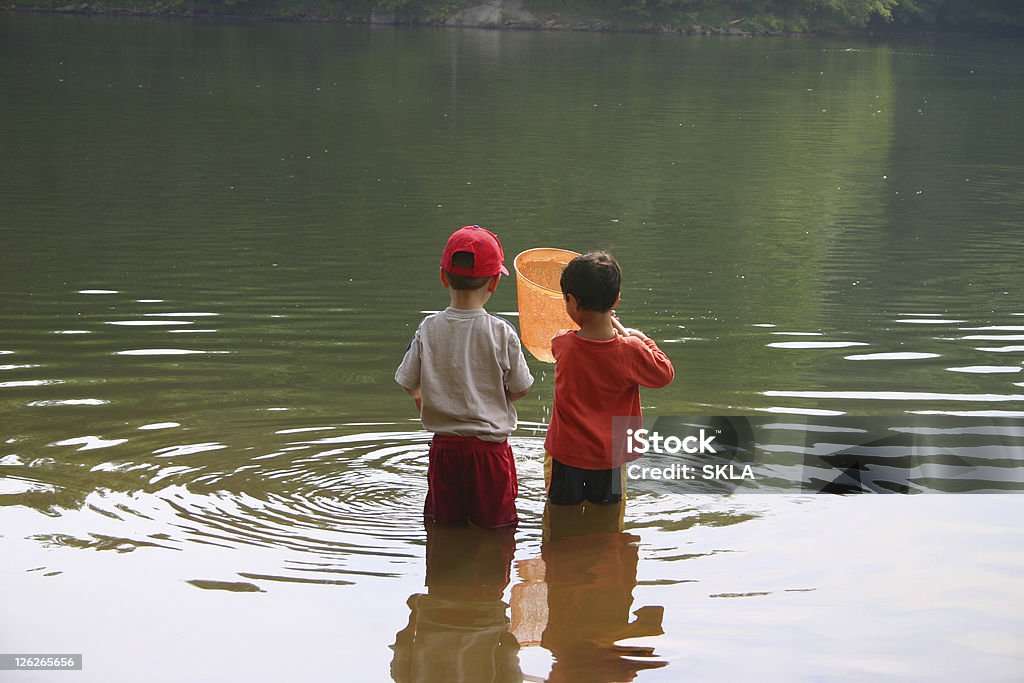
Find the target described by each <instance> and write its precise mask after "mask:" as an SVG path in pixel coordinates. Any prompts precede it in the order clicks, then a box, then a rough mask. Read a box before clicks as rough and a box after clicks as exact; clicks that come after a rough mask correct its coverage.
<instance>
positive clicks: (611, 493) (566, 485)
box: [548, 458, 622, 505]
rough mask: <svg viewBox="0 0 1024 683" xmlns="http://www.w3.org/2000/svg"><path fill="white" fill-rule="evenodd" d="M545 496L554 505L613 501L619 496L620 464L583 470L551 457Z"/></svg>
mask: <svg viewBox="0 0 1024 683" xmlns="http://www.w3.org/2000/svg"><path fill="white" fill-rule="evenodd" d="M548 500H549V501H551V502H552V503H553V504H554V505H579V504H580V503H582V502H583V501H588V502H590V503H595V504H596V505H613V504H615V503H618V502H619V501H621V500H622V468H621V467H613V468H612V469H610V470H584V469H581V468H579V467H572V466H571V465H565V464H563V463H560V462H558V461H557V460H555V459H554V458H551V484H550V486H548Z"/></svg>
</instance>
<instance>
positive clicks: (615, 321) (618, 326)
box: [612, 311, 647, 340]
mask: <svg viewBox="0 0 1024 683" xmlns="http://www.w3.org/2000/svg"><path fill="white" fill-rule="evenodd" d="M612 327H614V328H615V332H616V334H618V335H619V336H621V337H636V338H638V339H641V340H643V339H647V335H646V334H644V333H643V332H641V331H640V330H634V329H633V328H632V327H623V326H622V323H621V322H619V316H618V315H616V314H615V311H612Z"/></svg>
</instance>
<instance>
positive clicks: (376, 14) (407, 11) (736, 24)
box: [0, 0, 1024, 33]
mask: <svg viewBox="0 0 1024 683" xmlns="http://www.w3.org/2000/svg"><path fill="white" fill-rule="evenodd" d="M476 5H490V6H491V7H492V8H494V12H492V13H491V14H490V15H489V16H488V15H486V14H484V15H472V16H467V14H466V10H468V9H469V8H471V7H473V6H476ZM0 7H6V8H9V9H40V10H51V11H64V12H97V13H131V14H172V15H212V16H227V15H230V16H257V17H270V18H277V19H313V20H316V19H320V20H326V21H352V22H364V21H371V20H373V21H377V22H380V23H423V24H437V23H448V24H456V25H485V26H493V27H500V26H509V27H520V28H564V29H591V30H657V31H672V32H675V31H679V32H706V31H711V32H719V31H723V32H724V31H727V32H738V33H763V32H816V31H843V30H860V29H866V28H870V29H879V28H884V27H895V28H902V29H908V30H942V31H950V30H955V31H978V30H991V29H1002V30H1013V31H1020V30H1022V29H1024V0H729V1H723V0H0Z"/></svg>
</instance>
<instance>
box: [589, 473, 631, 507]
mask: <svg viewBox="0 0 1024 683" xmlns="http://www.w3.org/2000/svg"><path fill="white" fill-rule="evenodd" d="M584 481H585V483H584V493H585V495H586V498H587V500H588V501H589V502H591V503H594V504H595V505H615V504H616V503H618V502H620V501H622V468H621V467H613V468H611V469H609V470H586V475H585V478H584Z"/></svg>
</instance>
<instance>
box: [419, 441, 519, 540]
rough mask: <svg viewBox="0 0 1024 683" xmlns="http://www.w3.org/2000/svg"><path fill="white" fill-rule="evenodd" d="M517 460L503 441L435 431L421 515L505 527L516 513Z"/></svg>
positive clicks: (436, 518) (438, 519)
mask: <svg viewBox="0 0 1024 683" xmlns="http://www.w3.org/2000/svg"><path fill="white" fill-rule="evenodd" d="M517 493H519V482H518V480H517V479H516V463H515V460H514V459H513V457H512V447H511V446H509V445H508V441H502V442H501V443H494V442H492V441H482V440H480V439H477V438H475V437H472V436H446V435H442V434H435V435H434V438H433V439H432V440H431V442H430V464H429V466H428V467H427V501H426V503H425V504H424V506H423V517H424V518H426V519H427V520H429V521H432V522H438V523H447V522H465V521H466V520H469V521H471V522H473V523H474V524H476V525H477V526H482V527H499V526H509V525H512V524H516V523H517V522H519V517H518V516H517V515H516V494H517Z"/></svg>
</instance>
